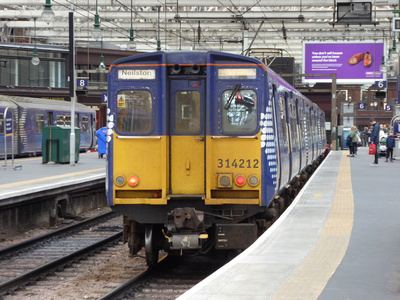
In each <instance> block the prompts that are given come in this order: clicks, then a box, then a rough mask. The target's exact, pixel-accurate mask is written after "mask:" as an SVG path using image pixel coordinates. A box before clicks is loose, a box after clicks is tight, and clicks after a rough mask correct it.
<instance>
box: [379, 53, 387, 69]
mask: <svg viewBox="0 0 400 300" xmlns="http://www.w3.org/2000/svg"><path fill="white" fill-rule="evenodd" d="M379 71H381V72H382V73H386V65H385V57H384V56H382V63H381V65H380V66H379Z"/></svg>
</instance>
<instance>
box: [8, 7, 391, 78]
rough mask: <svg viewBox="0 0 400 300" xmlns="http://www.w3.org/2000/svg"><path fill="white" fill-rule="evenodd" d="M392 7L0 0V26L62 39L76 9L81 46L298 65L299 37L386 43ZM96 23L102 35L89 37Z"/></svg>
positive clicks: (14, 33) (16, 33)
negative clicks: (47, 13)
mask: <svg viewBox="0 0 400 300" xmlns="http://www.w3.org/2000/svg"><path fill="white" fill-rule="evenodd" d="M46 3H47V8H48V9H49V8H50V9H51V10H52V11H53V12H54V18H53V20H52V21H51V22H50V23H48V22H47V21H46V20H45V19H44V18H43V17H42V12H43V9H44V7H45V4H46ZM49 4H50V5H51V7H50V6H49ZM398 10H399V1H397V0H374V1H344V0H343V1H339V0H337V1H334V0H319V1H318V0H314V1H313V0H285V1H282V0H201V1H194V0H174V1H172V0H70V1H68V0H2V1H1V3H0V28H1V41H2V42H27V43H33V39H34V35H35V31H36V37H37V39H36V40H37V43H38V44H51V45H67V46H68V36H69V28H68V16H69V12H70V11H74V20H75V21H74V32H75V39H76V46H79V47H88V46H90V47H93V46H94V45H97V46H98V47H99V46H100V43H101V41H103V44H104V45H112V46H113V47H115V48H116V49H121V50H134V51H140V52H153V51H157V50H158V49H160V50H162V51H180V50H185V51H187V50H200V51H208V50H214V51H225V52H230V53H237V54H245V55H250V56H254V57H257V58H261V59H264V58H265V57H269V58H271V57H272V58H273V57H277V56H283V57H293V58H294V59H295V63H296V66H297V68H299V70H298V72H300V73H301V72H302V70H301V65H302V59H303V43H305V42H333V43H343V42H353V41H356V42H362V41H368V42H371V41H372V42H384V43H385V45H386V48H387V49H389V48H391V47H392V43H393V39H396V41H397V40H398V37H399V33H398V32H393V31H392V20H393V18H395V17H399V12H397V11H398ZM96 15H97V16H98V17H97V18H96ZM96 19H97V20H98V22H96ZM35 24H36V26H35ZM95 24H96V25H97V26H94V25H95ZM35 27H36V30H35ZM95 27H97V28H98V29H100V30H101V37H99V36H98V37H97V38H94V37H93V32H94V31H95ZM132 41H133V43H132ZM129 42H131V43H129ZM385 51H386V50H385Z"/></svg>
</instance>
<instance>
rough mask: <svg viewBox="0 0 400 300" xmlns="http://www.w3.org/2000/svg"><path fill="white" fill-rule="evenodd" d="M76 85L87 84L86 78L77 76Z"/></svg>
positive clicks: (82, 85)
mask: <svg viewBox="0 0 400 300" xmlns="http://www.w3.org/2000/svg"><path fill="white" fill-rule="evenodd" d="M76 86H77V87H84V86H88V80H87V79H81V78H79V79H77V80H76Z"/></svg>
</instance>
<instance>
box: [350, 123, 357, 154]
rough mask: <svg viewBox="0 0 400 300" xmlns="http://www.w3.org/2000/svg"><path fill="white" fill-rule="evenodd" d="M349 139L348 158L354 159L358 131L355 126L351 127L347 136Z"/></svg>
mask: <svg viewBox="0 0 400 300" xmlns="http://www.w3.org/2000/svg"><path fill="white" fill-rule="evenodd" d="M349 136H350V137H351V143H350V145H349V150H350V155H348V156H349V157H355V156H356V150H355V149H356V147H357V139H358V130H357V127H356V126H351V132H350V134H349Z"/></svg>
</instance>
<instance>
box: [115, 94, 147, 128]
mask: <svg viewBox="0 0 400 300" xmlns="http://www.w3.org/2000/svg"><path fill="white" fill-rule="evenodd" d="M117 99H118V103H117V130H118V131H119V132H124V133H147V132H149V131H150V130H151V124H152V103H151V94H150V92H149V91H143V90H132V91H119V92H118V96H117Z"/></svg>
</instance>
